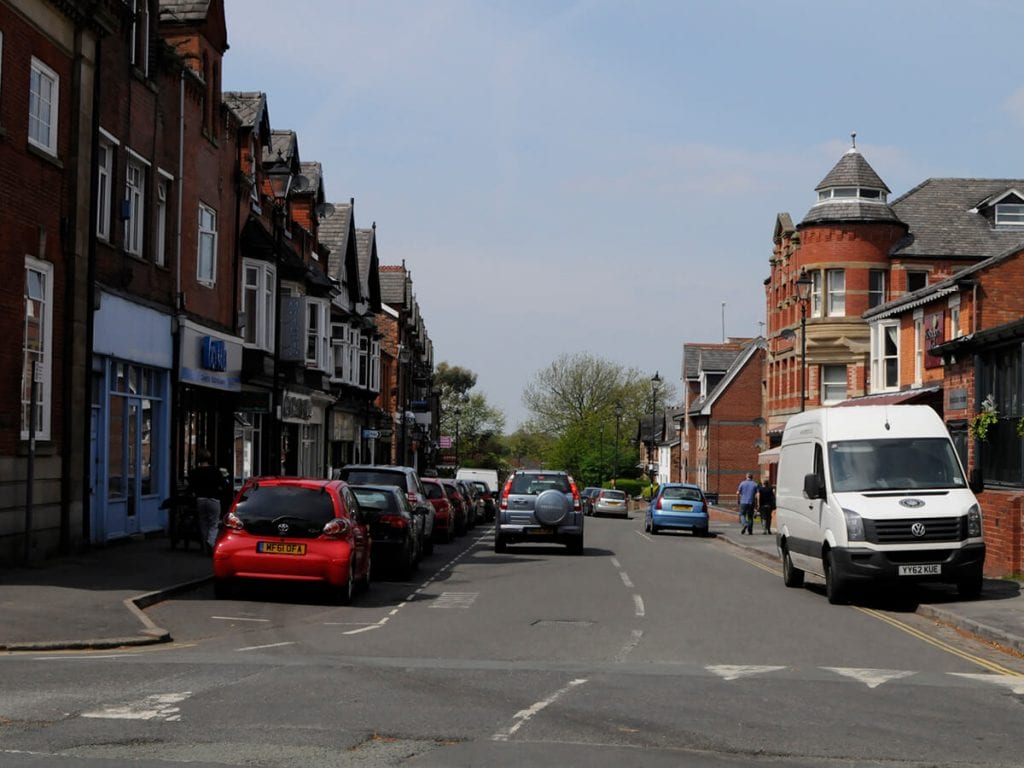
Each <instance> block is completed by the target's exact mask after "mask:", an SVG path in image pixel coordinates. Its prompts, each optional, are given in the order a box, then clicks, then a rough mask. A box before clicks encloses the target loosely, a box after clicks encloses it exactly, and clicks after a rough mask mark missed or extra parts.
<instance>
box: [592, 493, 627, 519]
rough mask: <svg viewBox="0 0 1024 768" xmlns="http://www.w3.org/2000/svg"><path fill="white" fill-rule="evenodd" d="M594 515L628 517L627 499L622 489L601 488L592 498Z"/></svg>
mask: <svg viewBox="0 0 1024 768" xmlns="http://www.w3.org/2000/svg"><path fill="white" fill-rule="evenodd" d="M593 503H594V517H600V516H601V515H615V516H616V517H629V499H627V498H626V494H625V493H623V492H622V491H613V490H610V489H608V488H602V489H601V491H600V492H599V493H598V494H597V495H596V496H595V497H594V498H593Z"/></svg>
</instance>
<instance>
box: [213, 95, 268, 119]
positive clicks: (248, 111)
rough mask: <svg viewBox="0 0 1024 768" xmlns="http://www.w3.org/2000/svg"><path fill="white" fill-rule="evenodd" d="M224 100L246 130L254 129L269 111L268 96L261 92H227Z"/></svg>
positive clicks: (223, 97)
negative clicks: (267, 110)
mask: <svg viewBox="0 0 1024 768" xmlns="http://www.w3.org/2000/svg"><path fill="white" fill-rule="evenodd" d="M221 98H222V100H223V101H224V103H225V104H226V105H227V107H228V109H230V110H231V111H232V112H234V113H235V116H236V117H237V118H238V121H239V122H240V123H241V124H242V126H243V127H244V128H254V127H256V125H257V123H258V122H260V121H261V120H262V117H263V113H264V112H265V111H266V109H267V94H265V93H261V92H260V91H225V92H224V93H223V94H222V97H221Z"/></svg>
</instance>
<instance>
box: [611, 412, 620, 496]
mask: <svg viewBox="0 0 1024 768" xmlns="http://www.w3.org/2000/svg"><path fill="white" fill-rule="evenodd" d="M620 421H622V403H615V466H614V468H613V469H612V485H614V484H615V479H616V478H617V477H618V476H619V422H620Z"/></svg>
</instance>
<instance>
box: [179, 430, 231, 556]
mask: <svg viewBox="0 0 1024 768" xmlns="http://www.w3.org/2000/svg"><path fill="white" fill-rule="evenodd" d="M211 458H212V457H211V456H210V452H209V451H208V450H206V449H205V448H200V449H199V451H198V452H197V453H196V466H194V467H193V468H192V471H191V472H189V475H188V484H189V489H190V490H191V491H192V495H193V497H194V498H195V500H196V517H198V518H199V538H200V541H201V543H202V546H203V551H204V552H206V553H207V554H210V553H211V552H213V545H214V542H216V541H217V529H218V527H219V525H220V512H221V497H222V496H223V495H224V490H225V475H224V472H222V471H221V470H220V468H219V467H215V466H213V464H211V463H210V462H211Z"/></svg>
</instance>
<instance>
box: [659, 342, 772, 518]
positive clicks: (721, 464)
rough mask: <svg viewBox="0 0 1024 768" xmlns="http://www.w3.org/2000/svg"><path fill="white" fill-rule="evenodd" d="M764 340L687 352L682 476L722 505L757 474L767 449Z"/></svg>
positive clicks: (694, 346)
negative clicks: (750, 475)
mask: <svg viewBox="0 0 1024 768" xmlns="http://www.w3.org/2000/svg"><path fill="white" fill-rule="evenodd" d="M764 361H765V350H764V339H762V338H756V339H729V340H728V341H727V342H726V343H723V344H686V345H685V346H684V348H683V410H682V414H681V415H682V416H683V419H682V421H681V427H680V428H679V432H680V437H681V450H680V462H681V465H680V469H679V477H680V478H681V479H682V480H683V482H688V483H696V484H697V485H699V486H700V487H701V488H703V489H704V490H705V492H707V493H709V494H712V495H713V496H717V497H718V498H719V499H720V500H721V501H722V502H728V501H730V500H731V499H732V498H734V497H733V494H734V492H735V490H736V486H737V485H739V483H740V481H741V480H742V479H743V478H744V476H745V475H746V473H747V472H754V473H756V472H757V460H758V453H759V452H760V451H761V449H762V448H763V447H764V418H763V416H762V379H763V375H764Z"/></svg>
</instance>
